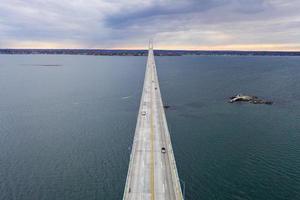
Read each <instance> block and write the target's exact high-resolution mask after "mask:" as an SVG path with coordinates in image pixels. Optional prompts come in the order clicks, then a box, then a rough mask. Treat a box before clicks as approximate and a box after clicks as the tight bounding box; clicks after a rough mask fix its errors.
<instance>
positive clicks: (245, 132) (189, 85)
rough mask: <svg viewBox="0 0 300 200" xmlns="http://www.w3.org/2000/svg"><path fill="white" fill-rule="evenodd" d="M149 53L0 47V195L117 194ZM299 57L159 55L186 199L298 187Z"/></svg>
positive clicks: (286, 192)
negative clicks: (57, 52)
mask: <svg viewBox="0 0 300 200" xmlns="http://www.w3.org/2000/svg"><path fill="white" fill-rule="evenodd" d="M145 62H146V57H101V56H99V57H94V56H65V55H64V56H50V55H26V56H24V55H13V56H8V55H0V199H1V200H2V199H3V200H7V199H8V200H10V199H12V200H14V199H17V200H19V199H21V200H23V199H24V200H27V199H28V200H32V199H38V200H48V199H49V200H54V199H72V200H73V199H74V200H76V199H78V200H79V199H86V200H89V199H106V200H110V199H121V198H122V195H123V188H124V184H125V179H126V175H127V167H128V162H129V154H130V146H131V144H132V139H133V133H134V129H135V123H136V116H137V112H138V106H139V99H140V95H141V91H142V83H143V78H144V77H143V76H144V70H145ZM299 63H300V58H299V57H250V56H249V57H239V56H230V57H226V56H198V57H196V56H185V57H157V70H158V73H159V74H158V75H159V79H160V85H161V90H162V96H163V99H164V102H165V103H166V104H168V105H171V108H170V109H169V110H168V111H167V119H168V122H169V128H170V132H171V137H172V143H173V148H174V152H175V158H176V161H177V167H178V172H179V176H180V178H181V179H182V180H183V181H184V182H185V193H186V199H189V200H191V199H209V200H210V199H228V200H229V199H255V200H256V199H259V200H260V199H261V200H265V199H273V200H279V199H300V64H299ZM240 92H242V93H245V94H250V95H252V94H253V95H256V96H259V97H263V98H266V99H270V100H273V101H274V102H275V103H274V105H272V106H268V105H252V104H229V103H227V100H228V97H229V96H232V95H235V94H236V93H240Z"/></svg>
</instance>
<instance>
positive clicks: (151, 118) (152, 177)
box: [148, 66, 155, 200]
mask: <svg viewBox="0 0 300 200" xmlns="http://www.w3.org/2000/svg"><path fill="white" fill-rule="evenodd" d="M148 67H149V66H148ZM150 69H151V68H150ZM150 72H151V80H152V79H153V70H152V69H151V71H150ZM152 86H153V85H152V84H151V85H150V87H151V92H150V100H151V101H150V102H151V114H150V125H151V126H150V127H151V174H150V179H151V200H154V199H155V196H154V153H153V151H154V149H153V148H154V144H153V142H154V131H153V130H154V128H153V97H152V95H153V92H152Z"/></svg>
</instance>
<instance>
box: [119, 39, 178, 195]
mask: <svg viewBox="0 0 300 200" xmlns="http://www.w3.org/2000/svg"><path fill="white" fill-rule="evenodd" d="M144 199H145V200H182V199H183V196H182V191H181V187H180V180H179V177H178V173H177V168H176V163H175V158H174V153H173V149H172V144H171V138H170V134H169V130H168V125H167V121H166V116H165V112H164V107H163V102H162V98H161V93H160V88H159V82H158V78H157V71H156V65H155V60H154V54H153V45H152V43H150V44H149V52H148V60H147V67H146V73H145V80H144V88H143V93H142V98H141V103H140V108H139V113H138V118H137V124H136V129H135V135H134V141H133V145H132V150H131V155H130V162H129V168H128V174H127V179H126V185H125V189H124V195H123V200H144Z"/></svg>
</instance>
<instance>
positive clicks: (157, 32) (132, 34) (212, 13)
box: [0, 0, 300, 51]
mask: <svg viewBox="0 0 300 200" xmlns="http://www.w3.org/2000/svg"><path fill="white" fill-rule="evenodd" d="M149 39H154V44H155V48H156V49H186V50H283V51H300V0H0V48H101V49H145V48H147V44H148V41H149Z"/></svg>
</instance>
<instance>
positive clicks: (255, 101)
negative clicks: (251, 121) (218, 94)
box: [229, 94, 273, 105]
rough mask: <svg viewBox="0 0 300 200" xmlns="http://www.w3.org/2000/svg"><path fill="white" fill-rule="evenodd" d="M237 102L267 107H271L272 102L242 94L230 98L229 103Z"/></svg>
mask: <svg viewBox="0 0 300 200" xmlns="http://www.w3.org/2000/svg"><path fill="white" fill-rule="evenodd" d="M238 101H245V102H249V103H253V104H267V105H272V104H273V102H272V101H267V100H264V99H260V98H258V97H257V96H249V95H243V94H238V95H236V96H233V97H230V100H229V103H234V102H238Z"/></svg>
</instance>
